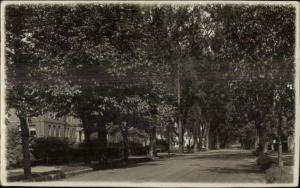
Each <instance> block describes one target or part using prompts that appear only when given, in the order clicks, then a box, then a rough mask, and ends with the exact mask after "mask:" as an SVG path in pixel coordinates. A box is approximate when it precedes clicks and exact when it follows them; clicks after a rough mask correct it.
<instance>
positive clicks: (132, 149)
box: [129, 141, 148, 155]
mask: <svg viewBox="0 0 300 188" xmlns="http://www.w3.org/2000/svg"><path fill="white" fill-rule="evenodd" d="M129 153H130V154H131V155H147V153H148V147H147V146H143V145H142V144H141V143H139V142H132V141H131V142H129Z"/></svg>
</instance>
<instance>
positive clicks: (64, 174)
mask: <svg viewBox="0 0 300 188" xmlns="http://www.w3.org/2000/svg"><path fill="white" fill-rule="evenodd" d="M92 171H94V169H93V168H85V169H79V170H74V171H66V172H63V171H59V172H56V173H53V174H47V175H41V176H39V177H34V178H30V179H23V178H20V179H18V180H13V181H19V182H20V181H25V182H39V181H54V180H60V179H64V178H68V177H71V176H75V175H78V174H83V173H87V172H92Z"/></svg>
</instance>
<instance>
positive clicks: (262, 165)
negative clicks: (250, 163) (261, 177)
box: [256, 154, 276, 171]
mask: <svg viewBox="0 0 300 188" xmlns="http://www.w3.org/2000/svg"><path fill="white" fill-rule="evenodd" d="M256 164H257V166H258V167H259V169H261V170H263V171H265V170H267V169H268V168H270V167H271V166H272V165H274V164H276V162H275V161H274V160H273V159H272V158H271V157H270V156H268V155H267V154H261V155H260V156H259V157H258V158H257V160H256Z"/></svg>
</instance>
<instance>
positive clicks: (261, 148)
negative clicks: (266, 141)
mask: <svg viewBox="0 0 300 188" xmlns="http://www.w3.org/2000/svg"><path fill="white" fill-rule="evenodd" d="M262 152H263V147H261V145H258V147H256V148H255V150H254V151H253V152H252V154H253V155H255V156H259V155H261V154H262Z"/></svg>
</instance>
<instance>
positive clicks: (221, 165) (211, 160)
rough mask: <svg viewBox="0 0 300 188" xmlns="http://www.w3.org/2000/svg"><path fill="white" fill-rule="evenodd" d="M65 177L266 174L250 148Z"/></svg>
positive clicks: (258, 178)
mask: <svg viewBox="0 0 300 188" xmlns="http://www.w3.org/2000/svg"><path fill="white" fill-rule="evenodd" d="M64 181H111V182H125V181H127V182H210V183H211V182H214V183H218V182H219V183H220V182H236V183H238V182H249V183H250V182H251V183H264V181H265V178H264V173H262V172H259V170H258V168H257V167H256V165H255V157H254V156H253V155H251V153H250V152H249V151H247V150H238V149H231V150H230V149H229V150H217V151H208V152H205V153H203V152H199V153H193V154H181V155H180V154H178V156H176V157H173V158H170V159H169V158H166V159H159V160H156V161H153V162H145V163H139V164H133V165H129V166H127V167H124V168H116V169H109V170H101V171H95V172H91V173H86V174H82V175H78V176H74V177H70V178H67V179H65V180H64Z"/></svg>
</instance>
